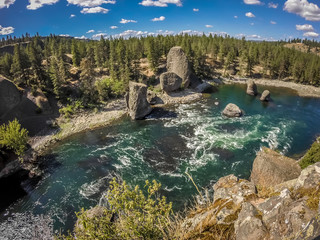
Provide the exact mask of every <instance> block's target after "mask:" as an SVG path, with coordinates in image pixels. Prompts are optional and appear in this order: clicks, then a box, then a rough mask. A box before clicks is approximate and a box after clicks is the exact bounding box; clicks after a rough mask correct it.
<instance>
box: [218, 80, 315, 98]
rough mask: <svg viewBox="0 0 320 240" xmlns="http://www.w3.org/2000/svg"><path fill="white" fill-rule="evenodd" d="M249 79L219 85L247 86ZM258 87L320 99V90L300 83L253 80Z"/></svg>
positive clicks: (228, 81)
mask: <svg viewBox="0 0 320 240" xmlns="http://www.w3.org/2000/svg"><path fill="white" fill-rule="evenodd" d="M246 80H248V79H246V78H244V79H242V78H222V81H218V83H220V84H221V83H225V84H247V81H246ZM253 80H254V82H255V83H256V84H257V85H262V86H270V87H279V88H289V89H291V90H294V91H296V93H297V95H298V96H300V97H315V98H320V88H319V87H314V86H311V85H303V84H299V83H293V82H286V81H282V80H274V79H253ZM215 82H216V81H215Z"/></svg>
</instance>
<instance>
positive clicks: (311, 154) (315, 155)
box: [299, 138, 320, 169]
mask: <svg viewBox="0 0 320 240" xmlns="http://www.w3.org/2000/svg"><path fill="white" fill-rule="evenodd" d="M319 161H320V138H318V139H317V140H316V141H315V142H314V143H313V144H312V146H311V148H310V149H309V150H308V152H307V153H306V155H304V157H303V158H302V160H301V161H300V162H299V164H300V166H301V168H302V169H304V168H306V167H308V166H310V165H312V164H314V163H316V162H319Z"/></svg>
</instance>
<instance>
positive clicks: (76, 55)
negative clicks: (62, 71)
mask: <svg viewBox="0 0 320 240" xmlns="http://www.w3.org/2000/svg"><path fill="white" fill-rule="evenodd" d="M71 54H72V62H73V65H74V66H76V67H78V66H79V65H80V61H81V58H80V52H79V49H78V45H77V42H76V41H73V42H72V45H71Z"/></svg>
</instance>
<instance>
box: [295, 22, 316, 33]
mask: <svg viewBox="0 0 320 240" xmlns="http://www.w3.org/2000/svg"><path fill="white" fill-rule="evenodd" d="M296 29H297V30H298V31H307V32H311V31H313V30H314V29H313V26H312V25H310V24H304V25H296Z"/></svg>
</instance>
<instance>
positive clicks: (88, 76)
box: [80, 49, 98, 103]
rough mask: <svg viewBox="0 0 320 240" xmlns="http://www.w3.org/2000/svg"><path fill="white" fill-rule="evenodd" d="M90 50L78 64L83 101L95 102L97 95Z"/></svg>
mask: <svg viewBox="0 0 320 240" xmlns="http://www.w3.org/2000/svg"><path fill="white" fill-rule="evenodd" d="M91 50H92V49H91ZM91 50H89V51H88V56H87V57H86V58H83V59H82V60H81V64H80V70H81V74H80V84H81V90H82V93H83V98H84V101H85V103H94V102H96V101H97V96H98V94H96V89H95V85H94V80H95V78H94V75H95V72H94V59H93V54H91Z"/></svg>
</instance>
